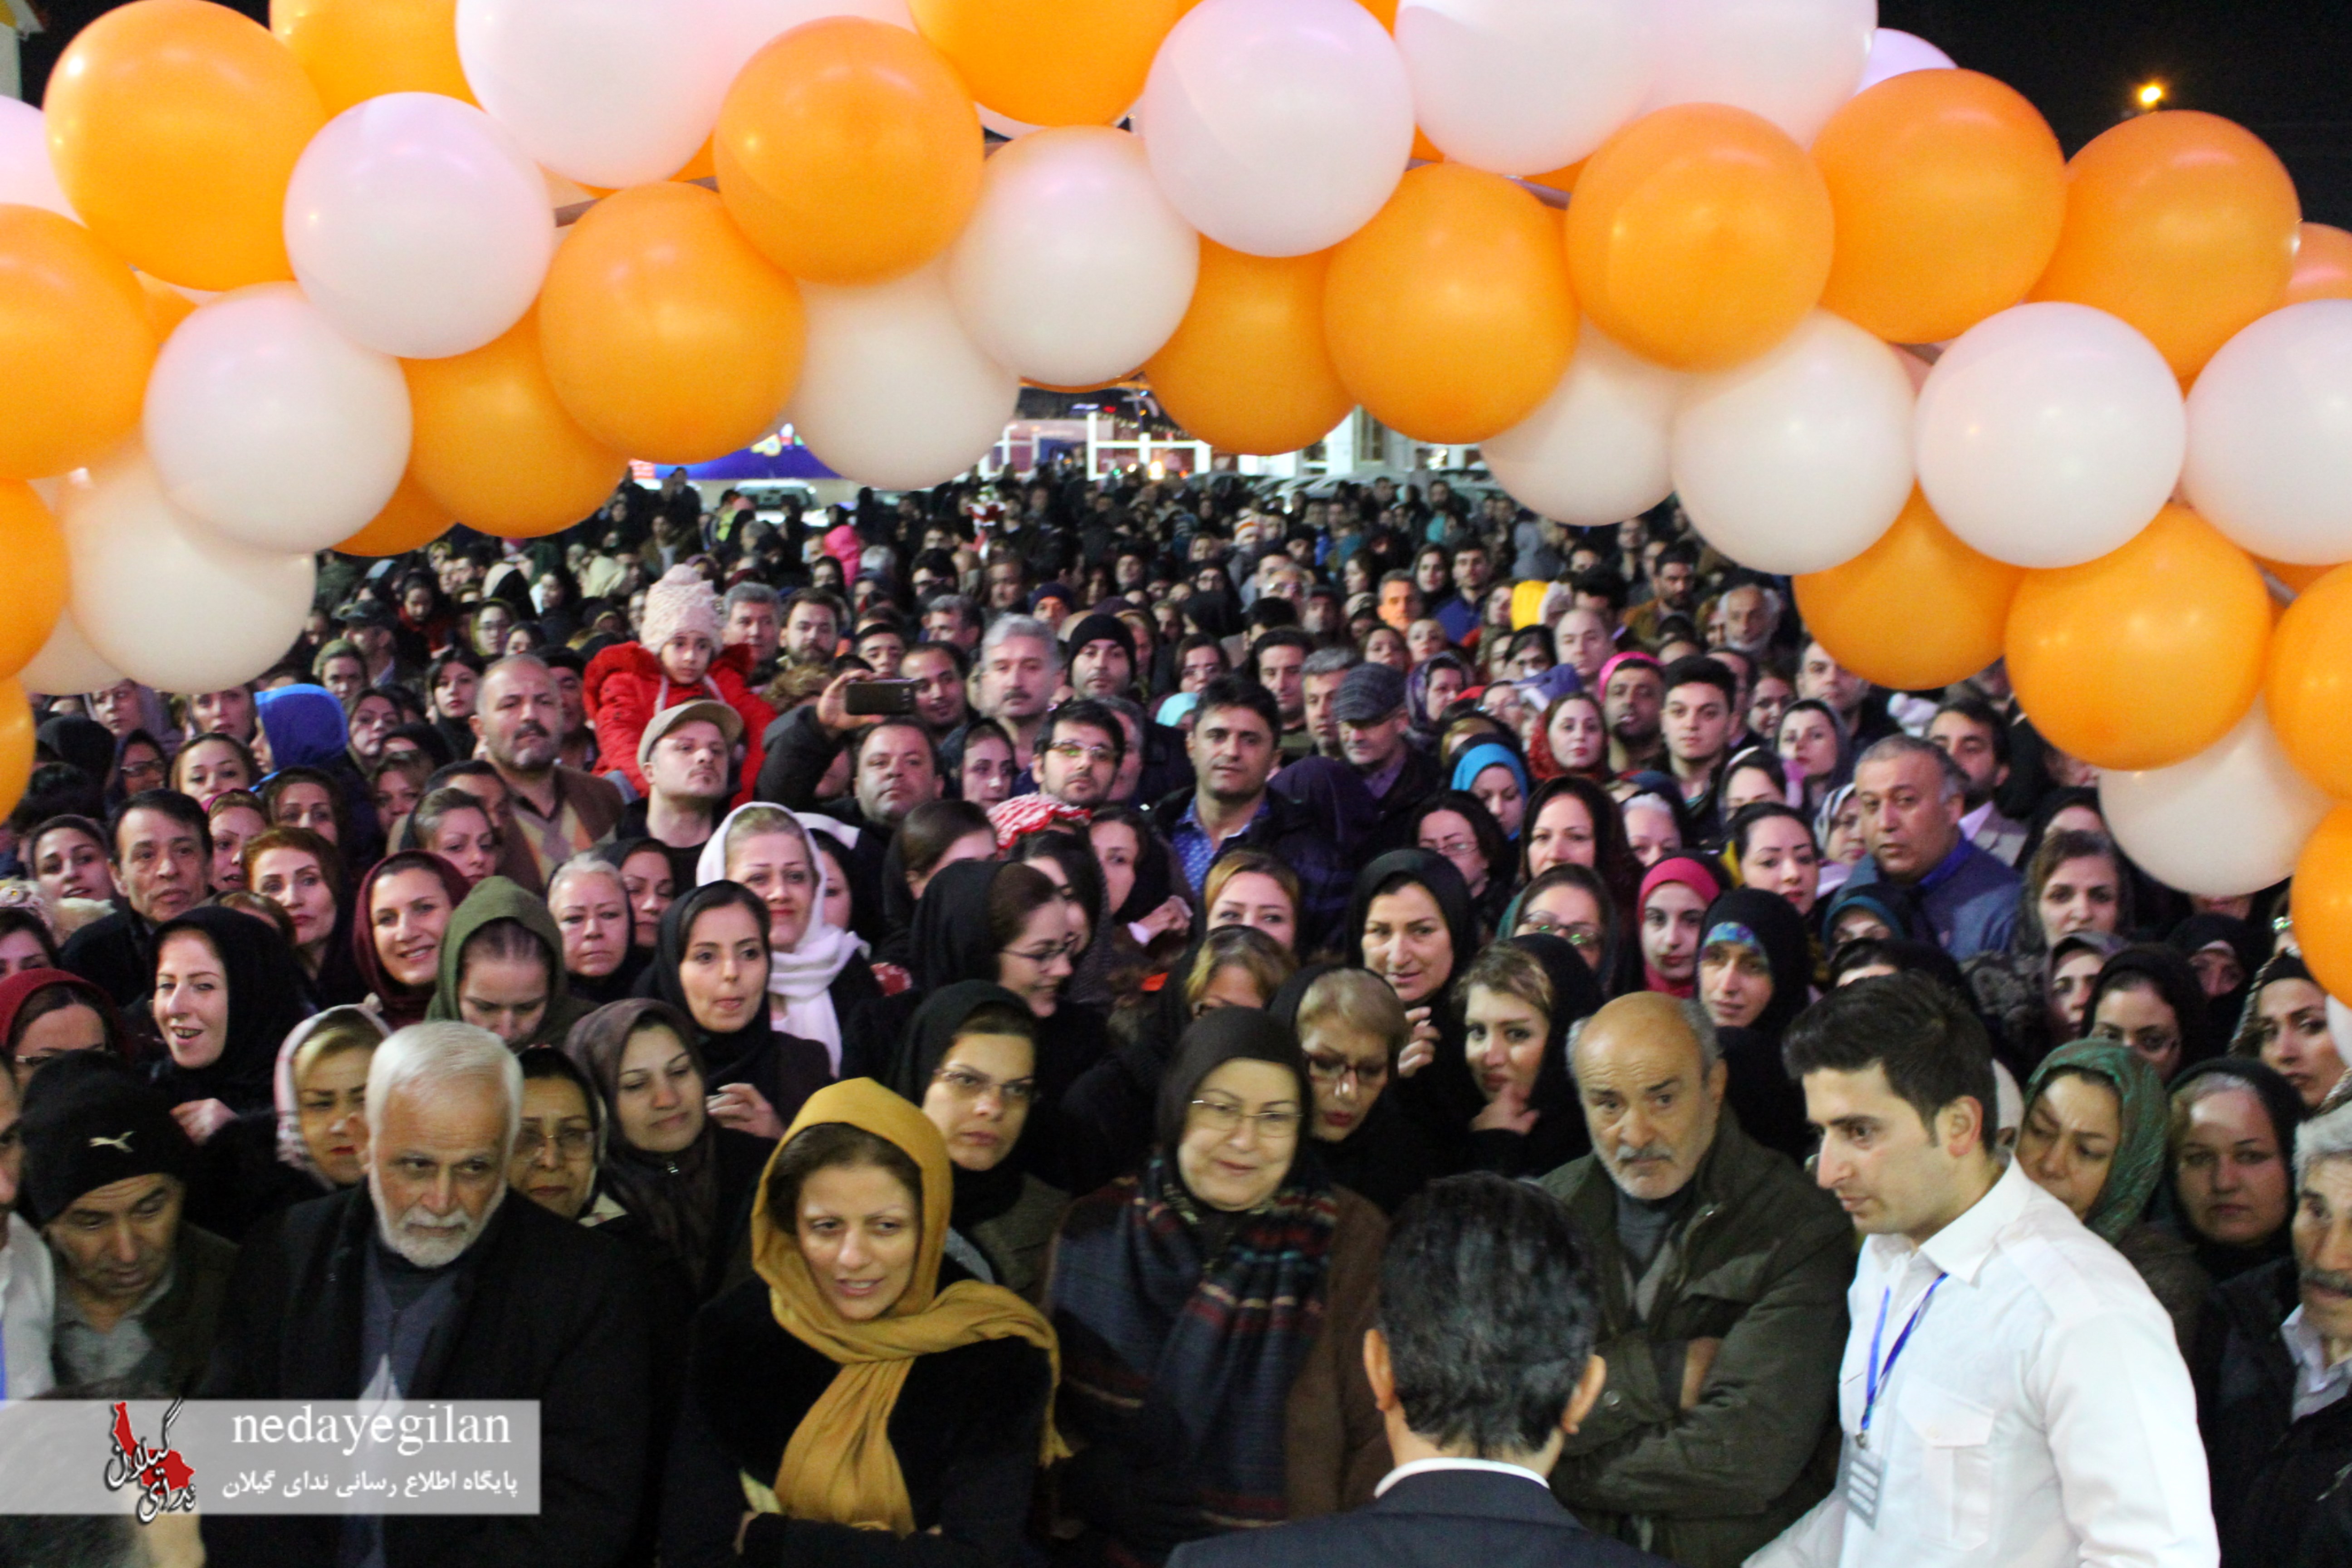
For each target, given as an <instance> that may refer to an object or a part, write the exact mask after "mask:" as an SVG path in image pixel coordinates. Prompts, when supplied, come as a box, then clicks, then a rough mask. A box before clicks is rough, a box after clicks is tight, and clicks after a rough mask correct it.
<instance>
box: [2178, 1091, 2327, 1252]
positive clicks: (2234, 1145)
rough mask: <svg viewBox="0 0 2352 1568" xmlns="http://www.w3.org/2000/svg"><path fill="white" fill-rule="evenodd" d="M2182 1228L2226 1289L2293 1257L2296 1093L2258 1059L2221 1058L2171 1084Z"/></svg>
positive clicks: (2300, 1106)
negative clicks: (2254, 1271) (2272, 1263)
mask: <svg viewBox="0 0 2352 1568" xmlns="http://www.w3.org/2000/svg"><path fill="white" fill-rule="evenodd" d="M2170 1098H2171V1100H2172V1127H2171V1142H2170V1147H2169V1153H2170V1155H2171V1173H2170V1174H2171V1179H2170V1180H2169V1181H2168V1182H2167V1183H2166V1184H2165V1189H2164V1190H2165V1193H2166V1194H2167V1195H2168V1196H2169V1197H2170V1199H2171V1201H2172V1207H2173V1215H2174V1220H2173V1223H2174V1225H2175V1226H2177V1227H2178V1228H2179V1232H2180V1234H2181V1236H2182V1237H2183V1238H2184V1239H2185V1240H2187V1241H2188V1242H2189V1245H2190V1246H2191V1247H2195V1248H2196V1251H2197V1262H2198V1265H2199V1267H2200V1268H2203V1269H2204V1270H2205V1272H2206V1274H2207V1275H2208V1276H2209V1277H2210V1278H2211V1279H2212V1280H2213V1282H2214V1283H2215V1284H2217V1285H2220V1284H2223V1283H2226V1282H2227V1281H2229V1280H2231V1279H2235V1278H2237V1277H2238V1276H2239V1275H2241V1274H2243V1273H2244V1272H2246V1271H2247V1270H2248V1269H2250V1268H2260V1267H2262V1266H2263V1264H2265V1263H2268V1262H2270V1261H2271V1260H2272V1259H2273V1258H2284V1257H2286V1256H2288V1254H2289V1253H2290V1252H2291V1251H2293V1243H2292V1239H2291V1238H2290V1237H2289V1235H2288V1222H2289V1221H2290V1220H2291V1219H2292V1218H2293V1217H2294V1135H2295V1129H2296V1128H2297V1127H2298V1126H2300V1125H2301V1124H2302V1122H2303V1120H2304V1116H2305V1110H2304V1103H2303V1097H2302V1096H2301V1095H2300V1094H2297V1093H2296V1092H2295V1089H2294V1085H2293V1084H2291V1083H2289V1082H2287V1080H2286V1079H2284V1078H2282V1077H2280V1076H2279V1075H2278V1073H2277V1072H2275V1071H2274V1070H2273V1069H2272V1068H2269V1067H2266V1066H2264V1065H2263V1063H2261V1062H2259V1061H2256V1060H2255V1059H2254V1058H2252V1057H2245V1056H2227V1057H2216V1058H2213V1059H2212V1060H2211V1061H2210V1062H2201V1063H2200V1064H2199V1065H2197V1066H2196V1067H2192V1068H2189V1069H2187V1070H2186V1071H2184V1072H2183V1073H2181V1075H2180V1076H2179V1078H2177V1079H2173V1080H2172V1086H2171V1097H2170Z"/></svg>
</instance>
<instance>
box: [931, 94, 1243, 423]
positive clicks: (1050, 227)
mask: <svg viewBox="0 0 2352 1568" xmlns="http://www.w3.org/2000/svg"><path fill="white" fill-rule="evenodd" d="M1200 273H1201V238H1200V236H1198V235H1196V234H1194V233H1193V232H1192V226H1190V225H1188V224H1187V223H1185V221H1184V219H1183V217H1182V216H1181V215H1180V214H1178V212H1177V211H1176V209H1175V208H1174V207H1173V206H1171V205H1169V201H1168V198H1167V197H1166V196H1164V195H1160V187H1159V186H1158V185H1156V184H1153V183H1152V179H1151V168H1150V163H1148V162H1147V161H1146V160H1145V158H1144V155H1143V144H1142V143H1141V142H1139V141H1137V140H1136V139H1135V138H1134V137H1133V136H1130V135H1129V134H1128V133H1127V132H1124V131H1113V130H1110V129H1108V127H1104V126H1095V125H1068V126H1062V127H1059V128H1057V129H1055V130H1050V131H1039V132H1034V134H1031V135H1028V136H1024V137H1023V138H1021V140H1019V141H1018V142H1013V143H1012V144H1011V145H1009V146H1006V147H1003V148H1000V149H999V150H998V151H997V152H996V153H994V154H993V155H992V156H991V157H990V158H989V160H988V167H987V172H986V174H983V175H982V179H981V185H980V205H979V206H978V207H977V208H976V209H974V211H973V213H972V215H971V221H970V222H969V223H967V224H966V225H965V226H964V231H963V233H962V235H961V237H959V238H958V239H957V240H956V242H955V245H954V247H952V248H951V249H950V251H949V252H948V289H949V292H950V294H951V295H952V296H953V297H954V300H955V305H956V313H957V315H958V316H960V317H961V319H962V321H963V325H964V330H965V331H967V332H969V333H971V339H972V342H974V343H976V344H978V345H979V347H980V350H981V352H982V353H985V354H987V355H988V356H989V357H990V358H991V359H992V360H994V361H995V362H996V363H999V364H1001V365H1004V366H1006V367H1007V368H1009V369H1011V370H1013V371H1014V372H1015V373H1017V374H1021V375H1025V376H1028V377H1030V378H1031V379H1032V380H1034V381H1042V382H1045V383H1047V384H1051V385H1055V386H1084V385H1087V384H1092V383H1094V382H1097V381H1108V380H1110V379H1111V378H1112V377H1114V376H1120V375H1125V374H1128V373H1129V371H1132V370H1134V369H1135V368H1136V367H1137V366H1138V365H1139V364H1141V363H1143V362H1144V361H1145V360H1147V359H1149V358H1150V357H1151V356H1152V354H1154V353H1158V352H1159V349H1160V344H1162V343H1164V342H1167V341H1168V339H1169V336H1170V334H1171V333H1172V332H1174V331H1176V327H1177V323H1179V322H1181V321H1183V319H1184V308H1185V307H1186V306H1187V305H1189V304H1191V303H1192V285H1193V284H1194V283H1195V282H1196V281H1198V279H1199V278H1200Z"/></svg>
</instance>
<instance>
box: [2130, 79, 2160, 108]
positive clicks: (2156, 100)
mask: <svg viewBox="0 0 2352 1568" xmlns="http://www.w3.org/2000/svg"><path fill="white" fill-rule="evenodd" d="M2136 96H2137V98H2138V100H2139V106H2140V108H2141V110H2151V109H2158V108H2161V107H2162V106H2163V103H2164V84H2163V83H2162V82H2160V81H2152V82H2149V83H2147V85H2146V86H2144V87H2142V88H2141V89H2139V91H2138V93H2137V95H2136Z"/></svg>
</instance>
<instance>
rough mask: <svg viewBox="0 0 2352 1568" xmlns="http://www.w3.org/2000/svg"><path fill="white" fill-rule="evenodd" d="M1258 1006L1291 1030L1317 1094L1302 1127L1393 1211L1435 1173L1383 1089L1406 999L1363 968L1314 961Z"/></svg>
mask: <svg viewBox="0 0 2352 1568" xmlns="http://www.w3.org/2000/svg"><path fill="white" fill-rule="evenodd" d="M1266 1011H1267V1013H1269V1014H1270V1015H1271V1016H1273V1017H1274V1019H1275V1021H1276V1023H1279V1024H1286V1025H1288V1026H1291V1027H1293V1028H1295V1029H1297V1031H1298V1048H1299V1052H1300V1054H1301V1055H1303V1056H1304V1057H1306V1058H1307V1087H1308V1089H1311V1090H1312V1091H1313V1094H1314V1097H1315V1109H1314V1110H1312V1111H1311V1112H1310V1113H1309V1116H1308V1123H1309V1131H1311V1132H1312V1133H1313V1135H1314V1139H1315V1152H1316V1154H1317V1155H1318V1157H1319V1158H1320V1159H1321V1160H1322V1162H1323V1165H1324V1168H1325V1169H1327V1170H1328V1171H1329V1172H1330V1173H1331V1179H1332V1180H1333V1181H1334V1182H1336V1183H1338V1184H1339V1185H1340V1186H1343V1187H1345V1188H1347V1189H1348V1190H1349V1192H1351V1193H1355V1194H1360V1195H1361V1196H1363V1197H1367V1198H1370V1199H1371V1201H1372V1202H1373V1203H1374V1204H1376V1205H1379V1207H1380V1211H1381V1213H1382V1214H1386V1215H1393V1214H1394V1213H1396V1211H1397V1210H1398V1209H1400V1208H1402V1207H1403V1206H1404V1204H1405V1200H1406V1199H1408V1198H1410V1197H1412V1195H1413V1194H1415V1193H1417V1192H1419V1191H1421V1189H1422V1188H1423V1187H1424V1186H1426V1185H1428V1184H1429V1182H1430V1180H1431V1179H1432V1178H1433V1177H1434V1176H1435V1175H1436V1174H1437V1173H1438V1167H1437V1156H1436V1155H1435V1154H1434V1153H1433V1152H1431V1150H1430V1146H1429V1140H1427V1139H1426V1138H1423V1136H1422V1135H1421V1129H1420V1128H1418V1127H1416V1126H1414V1125H1413V1123H1412V1118H1410V1117H1408V1116H1406V1115H1405V1114H1404V1112H1403V1111H1402V1110H1399V1109H1398V1107H1397V1099H1396V1096H1394V1095H1392V1094H1391V1093H1389V1092H1388V1090H1389V1088H1390V1086H1391V1084H1392V1083H1393V1082H1394V1081H1395V1079H1396V1064H1397V1058H1398V1057H1399V1056H1400V1055H1401V1054H1402V1052H1403V1050H1404V1047H1405V1043H1406V1042H1407V1041H1409V1040H1410V1039H1412V1023H1411V1021H1410V1020H1408V1019H1407V1018H1406V1017H1405V1012H1404V1004H1403V1003H1402V1002H1400V1001H1398V1000H1397V994H1396V993H1395V992H1393V991H1391V990H1390V989H1389V987H1388V982H1386V981H1384V980H1382V979H1381V977H1380V976H1379V975H1377V974H1374V973H1371V972H1370V970H1364V969H1342V968H1340V967H1339V965H1337V964H1330V963H1318V964H1315V965H1312V966H1310V967H1308V968H1306V969H1302V970H1300V971H1299V972H1298V973H1296V974H1294V975H1292V976H1291V977H1290V978H1289V979H1288V980H1287V981H1286V982H1284V983H1283V986H1282V989H1281V990H1279V991H1277V992H1276V993H1275V996H1274V1001H1273V1003H1272V1005H1269V1006H1268V1007H1267V1008H1266Z"/></svg>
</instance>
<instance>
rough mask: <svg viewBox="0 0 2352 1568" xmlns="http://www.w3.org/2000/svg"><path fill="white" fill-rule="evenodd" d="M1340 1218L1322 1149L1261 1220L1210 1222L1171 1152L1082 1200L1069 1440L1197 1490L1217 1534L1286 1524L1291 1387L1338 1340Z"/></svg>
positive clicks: (1063, 1307) (1066, 1408)
mask: <svg viewBox="0 0 2352 1568" xmlns="http://www.w3.org/2000/svg"><path fill="white" fill-rule="evenodd" d="M1338 1217H1339V1205H1338V1203H1337V1200H1336V1199H1335V1198H1334V1197H1333V1195H1332V1188H1331V1184H1330V1182H1329V1180H1328V1177H1326V1176H1325V1174H1324V1173H1323V1171H1322V1168H1321V1166H1320V1164H1319V1163H1318V1162H1317V1161H1316V1159H1315V1156H1314V1153H1313V1152H1312V1150H1311V1149H1307V1148H1302V1149H1301V1150H1300V1152H1299V1156H1298V1158H1297V1160H1296V1161H1295V1162H1294V1163H1293V1164H1292V1166H1291V1169H1290V1173H1289V1174H1288V1175H1287V1176H1286V1178H1285V1180H1284V1182H1283V1185H1282V1186H1281V1188H1280V1189H1279V1190H1278V1191H1277V1192H1276V1194H1275V1195H1274V1197H1273V1198H1272V1199H1271V1200H1270V1201H1269V1202H1268V1203H1267V1204H1266V1205H1265V1206H1264V1207H1262V1208H1259V1209H1255V1210H1253V1211H1252V1212H1250V1213H1249V1214H1246V1215H1223V1214H1220V1213H1218V1212H1216V1211H1213V1210H1211V1211H1208V1213H1207V1215H1206V1216H1205V1219H1204V1216H1203V1214H1202V1209H1201V1207H1200V1205H1198V1203H1197V1201H1196V1200H1195V1199H1194V1198H1193V1196H1192V1194H1191V1193H1190V1192H1188V1191H1187V1190H1186V1189H1185V1187H1184V1184H1183V1182H1182V1181H1181V1179H1180V1177H1179V1176H1178V1174H1177V1171H1176V1163H1175V1160H1174V1158H1173V1156H1172V1155H1171V1154H1170V1153H1169V1152H1165V1151H1162V1152H1158V1153H1155V1154H1154V1155H1153V1156H1152V1157H1151V1161H1150V1163H1149V1164H1148V1165H1146V1166H1145V1167H1144V1170H1143V1172H1142V1173H1141V1174H1140V1175H1139V1176H1134V1175H1130V1176H1123V1177H1121V1178H1120V1179H1119V1180H1118V1181H1117V1182H1115V1183H1113V1184H1111V1185H1109V1186H1108V1187H1106V1188H1104V1189H1103V1190H1102V1191H1101V1192H1098V1193H1097V1194H1094V1195H1093V1196H1091V1197H1088V1198H1086V1199H1083V1200H1081V1201H1080V1202H1079V1203H1078V1204H1077V1205H1076V1206H1075V1207H1074V1208H1073V1210H1072V1211H1071V1214H1070V1216H1069V1219H1068V1220H1067V1221H1066V1226H1065V1228H1064V1231H1063V1236H1062V1242H1061V1251H1060V1258H1059V1261H1058V1263H1057V1265H1056V1268H1055V1288H1054V1289H1055V1300H1054V1303H1053V1310H1054V1326H1055V1331H1057V1332H1058V1333H1059V1334H1060V1336H1061V1340H1062V1353H1063V1360H1062V1372H1063V1384H1062V1387H1063V1405H1062V1409H1063V1412H1064V1419H1065V1422H1066V1425H1067V1426H1070V1427H1072V1428H1075V1429H1076V1430H1077V1431H1080V1432H1083V1433H1084V1434H1086V1436H1087V1438H1088V1439H1089V1440H1090V1441H1093V1442H1097V1443H1101V1442H1109V1443H1116V1444H1118V1445H1120V1446H1121V1447H1124V1448H1125V1449H1126V1450H1127V1452H1128V1455H1129V1459H1130V1461H1131V1462H1132V1463H1133V1464H1134V1466H1135V1467H1136V1468H1138V1469H1139V1470H1150V1469H1168V1470H1172V1471H1174V1472H1175V1473H1177V1474H1180V1475H1182V1476H1184V1477H1185V1478H1187V1479H1188V1480H1189V1481H1190V1483H1191V1484H1192V1486H1193V1487H1194V1488H1195V1489H1196V1490H1197V1494H1198V1497H1199V1500H1200V1506H1201V1510H1202V1515H1203V1522H1204V1523H1205V1524H1207V1525H1208V1526H1209V1527H1210V1528H1212V1529H1213V1530H1219V1531H1224V1530H1240V1529H1248V1528H1252V1527H1255V1526H1259V1525H1266V1524H1276V1523H1279V1522H1281V1521H1282V1520H1283V1519H1284V1517H1285V1516H1286V1514H1287V1512H1288V1502H1287V1494H1286V1489H1285V1486H1284V1459H1283V1455H1284V1447H1285V1436H1286V1418H1285V1417H1286V1408H1287V1405H1288V1401H1289V1394H1290V1385H1291V1383H1292V1381H1293V1379H1294V1378H1295V1377H1296V1376H1297V1372H1298V1369H1299V1367H1300V1365H1301V1364H1302V1363H1304V1361H1305V1359H1306V1354H1307V1347H1308V1346H1309V1345H1311V1344H1312V1343H1313V1342H1314V1339H1315V1335H1316V1333H1317V1331H1318V1329H1319V1328H1320V1327H1321V1325H1322V1321H1323V1310H1324V1300H1323V1284H1324V1273H1325V1266H1326V1262H1327V1260H1328V1258H1329V1256H1330V1251H1331V1237H1332V1232H1333V1230H1334V1228H1335V1227H1336V1226H1337V1223H1338ZM1220 1232H1223V1234H1224V1236H1225V1239H1224V1244H1223V1247H1217V1246H1215V1245H1214V1241H1213V1238H1214V1237H1216V1236H1217V1235H1218V1234H1219V1233H1220Z"/></svg>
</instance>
